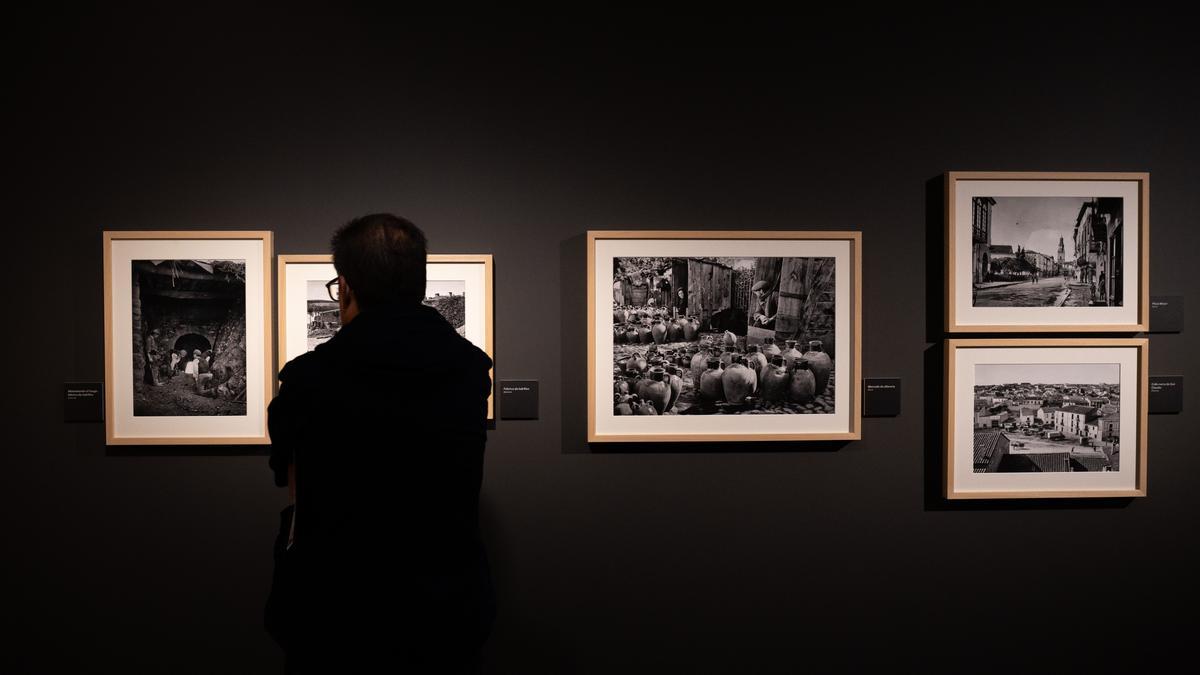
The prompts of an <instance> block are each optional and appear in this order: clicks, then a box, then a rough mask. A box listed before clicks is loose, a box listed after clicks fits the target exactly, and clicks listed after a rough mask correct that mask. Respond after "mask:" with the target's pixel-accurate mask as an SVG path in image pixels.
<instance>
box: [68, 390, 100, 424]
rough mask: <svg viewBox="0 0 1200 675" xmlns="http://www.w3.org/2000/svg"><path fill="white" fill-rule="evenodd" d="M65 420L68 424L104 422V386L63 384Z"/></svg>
mask: <svg viewBox="0 0 1200 675" xmlns="http://www.w3.org/2000/svg"><path fill="white" fill-rule="evenodd" d="M63 413H64V414H63V419H64V421H66V422H103V421H104V384H103V383H101V382H67V383H64V384H63Z"/></svg>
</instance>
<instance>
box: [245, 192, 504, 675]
mask: <svg viewBox="0 0 1200 675" xmlns="http://www.w3.org/2000/svg"><path fill="white" fill-rule="evenodd" d="M332 249H333V264H334V267H335V269H336V271H337V275H338V276H337V278H336V279H334V280H331V281H330V282H329V286H328V288H329V289H330V294H331V299H333V300H336V301H337V302H338V306H339V311H340V313H341V329H340V330H339V331H338V332H337V333H336V334H334V335H333V337H331V338H330V339H329V340H328V341H326V342H324V343H322V344H320V345H318V346H317V347H316V348H315V349H313V350H312V351H310V352H307V353H305V354H303V355H301V356H298V357H297V358H295V359H293V360H291V361H290V362H288V363H287V364H286V365H285V366H284V367H283V369H282V370H281V371H280V373H279V393H278V394H277V395H276V397H275V398H274V400H272V402H271V404H270V408H269V410H268V429H269V432H270V437H271V451H270V462H269V464H270V468H271V470H272V471H273V473H274V479H275V484H276V485H278V486H285V485H291V486H292V487H293V488H294V490H295V497H294V506H292V507H289V508H288V509H285V510H284V512H283V513H281V527H280V531H279V535H278V538H277V540H276V548H275V555H276V566H275V574H274V578H273V581H272V588H271V592H270V596H269V598H268V602H267V606H266V609H265V623H266V627H267V630H268V631H269V632H270V634H271V635H272V637H274V638H275V640H276V641H278V642H279V644H280V645H281V646H282V647H283V649H284V652H285V654H286V670H287V672H289V673H297V672H304V673H310V672H312V673H340V672H375V671H376V670H378V666H377V664H386V666H385V667H384V670H397V671H401V672H422V673H423V672H439V673H458V672H471V670H472V669H473V668H474V667H475V664H476V662H477V659H478V654H479V651H480V649H481V647H482V645H483V642H484V640H485V639H486V638H487V635H488V633H489V631H490V627H491V622H492V618H493V616H494V611H495V609H494V607H495V605H494V596H493V591H492V585H491V575H490V571H489V567H488V562H487V557H486V554H485V552H484V549H483V545H482V543H481V539H480V533H479V490H480V485H481V481H482V476H483V453H484V445H485V443H486V441H487V401H488V396H489V395H490V393H491V377H490V374H489V372H490V369H491V366H492V361H491V359H490V358H489V357H488V356H487V354H486V353H484V352H483V351H482V350H480V349H479V348H478V347H476V346H475V345H473V344H471V342H470V341H468V340H467V339H466V338H464V337H462V336H461V335H459V334H458V332H457V330H456V329H455V328H454V326H452V325H450V323H449V322H447V321H446V320H445V319H444V318H443V317H442V316H441V314H439V313H438V311H437V310H436V309H434V308H433V307H430V306H428V305H425V304H424V302H423V300H424V297H425V288H426V274H425V269H426V268H425V265H426V239H425V235H424V234H423V233H422V232H421V230H420V229H418V228H417V226H416V225H413V224H412V223H411V222H409V221H407V220H404V219H402V218H398V217H396V216H393V215H388V214H377V215H369V216H364V217H361V218H356V219H354V220H352V221H350V222H349V223H347V224H346V225H345V226H343V227H341V228H340V229H338V230H337V232H336V233H335V234H334V235H333V239H332ZM431 355H435V356H431Z"/></svg>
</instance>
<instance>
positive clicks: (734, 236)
mask: <svg viewBox="0 0 1200 675" xmlns="http://www.w3.org/2000/svg"><path fill="white" fill-rule="evenodd" d="M599 239H730V240H738V239H823V240H834V241H839V240H841V241H848V242H850V279H851V284H852V286H853V287H852V288H851V289H850V321H851V324H852V325H851V326H850V335H851V341H852V345H851V350H850V377H849V386H850V429H849V430H848V431H844V432H815V433H797V434H754V435H747V434H618V435H614V434H597V433H596V386H595V385H596V382H595V373H596V269H595V265H596V241H597V240H599ZM587 275H588V276H587V312H588V315H587V331H588V357H587V362H588V377H587V388H588V391H587V400H588V442H589V443H606V442H607V443H638V442H647V441H664V442H688V441H691V442H726V441H747V442H759V441H857V440H860V439H861V438H862V392H861V386H860V382H859V381H860V380H861V378H862V232H851V231H828V232H825V231H806V232H798V231H779V232H771V231H764V230H750V231H741V230H711V231H707V230H696V231H687V230H685V231H680V230H589V231H588V233H587Z"/></svg>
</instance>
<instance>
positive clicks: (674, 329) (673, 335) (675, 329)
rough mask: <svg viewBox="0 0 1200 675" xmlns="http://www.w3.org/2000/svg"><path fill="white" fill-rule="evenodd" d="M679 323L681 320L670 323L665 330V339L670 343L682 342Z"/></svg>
mask: <svg viewBox="0 0 1200 675" xmlns="http://www.w3.org/2000/svg"><path fill="white" fill-rule="evenodd" d="M680 321H682V319H680V320H677V321H672V322H671V325H670V326H669V327H668V328H667V339H668V340H670V341H671V342H683V324H682V323H680Z"/></svg>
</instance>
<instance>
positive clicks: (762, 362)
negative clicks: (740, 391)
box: [746, 345, 769, 379]
mask: <svg viewBox="0 0 1200 675" xmlns="http://www.w3.org/2000/svg"><path fill="white" fill-rule="evenodd" d="M768 363H769V362H768V360H767V357H766V356H765V355H764V354H763V353H762V352H760V351H758V345H750V346H749V347H746V367H747V368H749V369H751V370H753V371H754V372H756V373H759V374H761V373H762V371H763V370H764V369H765V368H766V367H767V364H768ZM759 379H761V378H759Z"/></svg>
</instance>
